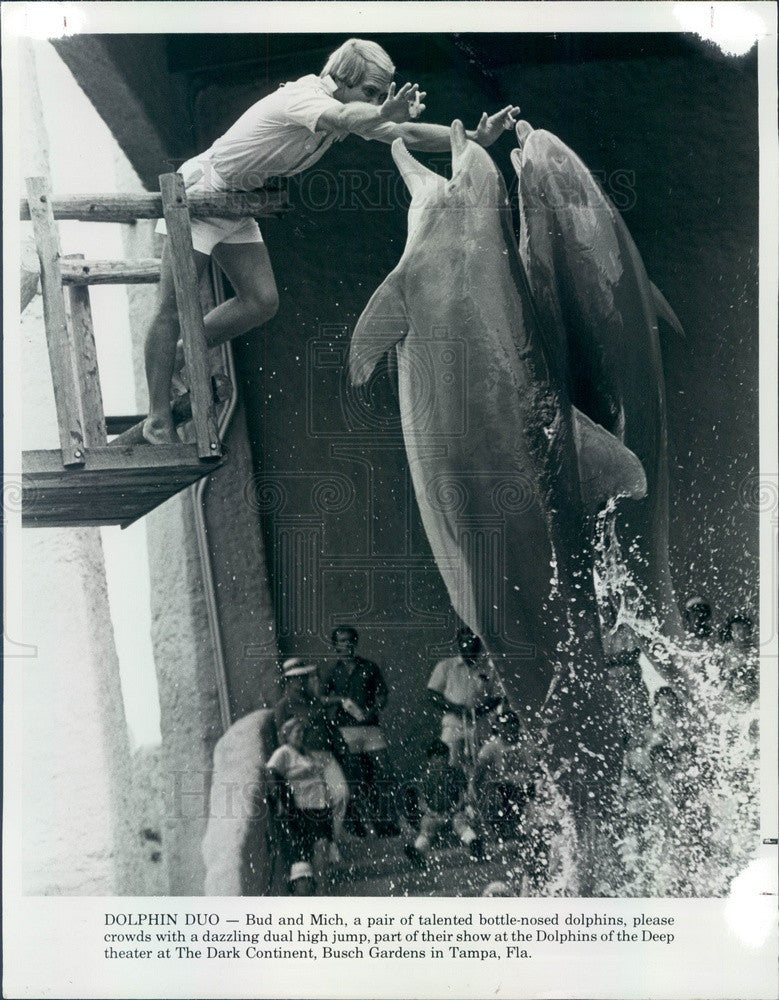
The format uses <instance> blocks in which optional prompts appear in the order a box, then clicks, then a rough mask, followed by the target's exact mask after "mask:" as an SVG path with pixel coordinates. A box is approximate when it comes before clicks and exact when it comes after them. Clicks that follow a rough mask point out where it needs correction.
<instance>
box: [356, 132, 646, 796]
mask: <svg viewBox="0 0 779 1000" xmlns="http://www.w3.org/2000/svg"><path fill="white" fill-rule="evenodd" d="M451 146H452V178H451V180H449V181H447V180H445V179H444V178H443V177H441V176H439V175H437V174H435V173H433V172H432V171H430V170H428V169H427V168H425V167H424V166H423V165H422V164H420V163H419V162H418V161H417V160H415V159H414V157H412V156H411V154H410V153H409V152H408V150H407V149H406V147H405V145H404V144H403V142H402V140H400V139H398V140H396V141H395V142H394V143H393V146H392V155H393V158H394V160H395V163H396V164H397V166H398V168H399V170H400V172H401V174H402V175H403V178H404V180H405V182H406V185H407V187H408V188H409V191H410V193H411V196H412V200H411V205H410V208H409V213H408V238H407V242H406V247H405V250H404V252H403V255H402V257H401V259H400V262H399V263H398V265H397V267H395V269H394V270H393V271H392V272H391V273H390V274H389V276H388V277H387V278H386V280H385V281H384V282H383V284H382V285H381V286H380V287H379V288H378V289H377V290H376V292H375V293H374V294H373V296H372V298H371V299H370V301H369V303H368V305H367V306H366V308H365V310H364V312H363V314H362V316H361V317H360V319H359V322H358V323H357V327H356V329H355V331H354V336H353V338H352V344H351V354H350V372H351V378H352V382H353V383H354V384H355V385H360V384H362V383H364V382H366V381H367V379H368V378H369V377H370V375H371V373H372V372H373V370H374V367H375V365H376V363H377V362H378V360H379V359H380V357H381V356H382V355H383V354H384V353H385V352H387V351H390V350H392V349H393V348H395V350H396V353H397V367H398V387H399V403H400V414H401V421H402V427H403V435H404V439H405V445H406V451H407V454H408V461H409V465H410V468H411V474H412V478H413V483H414V490H415V494H416V498H417V502H418V505H419V510H420V513H421V516H422V521H423V524H424V527H425V531H426V533H427V537H428V539H429V542H430V546H431V549H432V551H433V555H434V557H435V560H436V563H437V565H438V568H439V569H440V571H441V575H442V577H443V579H444V581H445V583H446V586H447V589H448V592H449V596H450V599H451V601H452V605H453V607H454V609H455V610H456V611H457V613H458V614H459V616H460V617H461V618H462V619H463V621H464V622H465V623H466V624H467V625H469V626H470V627H471V628H472V629H473V631H474V632H475V633H476V634H478V635H480V636H481V637H482V639H483V640H484V642H485V644H486V646H487V649H488V650H489V652H490V654H491V655H492V657H493V660H494V662H495V664H496V667H497V669H498V671H499V673H500V675H501V677H502V679H503V681H504V684H505V686H506V688H507V691H508V693H509V695H510V697H511V699H512V701H513V703H514V705H515V707H516V708H517V709H519V710H523V709H527V708H530V709H537V708H538V707H539V706H540V705H541V704H542V702H543V701H544V699H545V697H546V696H547V694H548V691H549V687H550V681H551V680H552V678H553V676H556V677H557V679H558V681H559V679H560V678H561V677H562V678H563V680H562V682H561V683H557V685H556V690H557V696H558V697H560V696H561V693H562V694H563V695H564V696H565V697H563V699H562V701H561V705H562V708H561V718H562V720H563V721H562V722H561V727H560V732H562V731H563V730H565V731H566V732H567V733H568V736H569V737H570V739H569V744H570V745H569V747H568V749H567V750H566V751H565V753H566V754H568V755H570V756H574V757H575V756H576V755H577V754H578V753H579V751H580V750H581V751H582V752H583V753H585V754H589V755H590V762H589V764H591V763H592V759H597V761H599V762H600V763H599V764H597V766H596V767H595V769H594V771H599V772H600V775H601V776H603V775H604V773H605V772H606V771H610V772H611V773H610V774H609V777H610V778H613V772H614V767H613V766H611V765H609V764H608V763H607V762H606V758H607V757H609V753H606V752H605V751H606V750H609V751H613V750H614V733H613V730H614V728H615V727H614V725H613V719H614V716H613V714H611V709H610V700H609V699H610V696H609V694H608V692H607V690H606V685H605V683H604V664H603V652H602V647H601V642H600V633H599V622H598V613H597V607H596V600H595V593H594V585H593V573H592V544H591V539H590V538H589V537H588V533H587V528H586V524H585V506H586V505H589V506H597V505H598V504H599V503H600V502H602V501H603V499H604V498H605V497H606V496H613V495H627V496H631V497H636V496H642V495H643V493H644V491H645V489H646V479H645V476H644V473H643V470H642V468H641V465H640V463H639V462H638V460H637V459H636V457H635V455H633V454H632V453H631V452H630V451H629V450H628V449H626V448H625V447H624V446H623V445H622V444H621V443H620V442H619V441H618V440H617V439H616V437H614V436H613V435H611V434H609V433H607V432H606V431H604V430H603V429H602V428H600V427H598V426H596V424H594V423H593V422H592V421H590V420H588V419H587V418H586V417H584V416H583V415H581V414H578V415H577V414H575V413H574V411H573V410H572V408H571V406H570V401H569V396H568V390H567V387H566V384H565V382H564V381H560V380H559V379H555V378H553V375H552V371H551V370H550V365H549V364H548V362H547V358H546V356H545V351H544V346H543V342H542V339H541V336H540V333H539V328H538V323H537V320H536V316H535V312H534V307H533V303H532V299H531V295H530V291H529V288H528V285H527V279H526V276H525V274H524V270H523V268H522V263H521V260H520V258H519V254H518V251H517V245H516V239H515V237H514V234H513V231H512V227H511V214H510V208H509V203H508V195H507V191H506V187H505V184H504V182H503V178H502V176H501V175H500V173H499V171H498V170H497V168H496V166H495V164H494V163H493V161H492V159H491V158H490V156H489V154H488V153H487V152H486V151H485V150H484V149H483V148H482V147H481V146H479V145H478V144H476V143H474V142H471V141H469V140H468V139H467V138H466V136H465V132H464V129H463V126H462V123H460V122H458V121H455V122H454V123H453V124H452V128H451ZM577 442H578V446H579V447H578V448H577ZM580 467H581V472H580ZM583 483H584V484H585V493H584V496H583V493H582V484H583ZM582 748H584V749H582ZM562 752H563V751H562V750H560V753H562ZM614 752H618V751H614ZM593 755H595V758H593ZM611 757H612V758H613V754H612V755H611ZM589 764H588V766H589ZM612 764H613V760H612ZM593 773H594V772H593Z"/></svg>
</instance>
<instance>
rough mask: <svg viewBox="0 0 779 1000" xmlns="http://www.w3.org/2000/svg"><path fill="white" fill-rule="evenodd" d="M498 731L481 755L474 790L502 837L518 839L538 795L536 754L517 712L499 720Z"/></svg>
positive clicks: (482, 808)
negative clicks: (531, 802) (524, 815)
mask: <svg viewBox="0 0 779 1000" xmlns="http://www.w3.org/2000/svg"><path fill="white" fill-rule="evenodd" d="M498 726H499V728H498V731H497V732H496V733H495V734H494V735H493V736H492V737H491V738H490V739H489V740H488V741H487V742H486V743H485V744H484V746H483V747H482V748H481V750H480V751H479V755H478V758H477V760H476V766H475V768H474V772H473V776H472V779H471V789H472V792H473V794H474V797H475V798H476V799H477V800H478V802H479V806H480V809H481V812H482V815H483V817H484V819H485V821H486V822H487V823H490V824H491V825H492V826H493V827H494V828H495V832H496V833H497V834H498V836H499V837H500V838H502V839H504V840H507V839H509V838H516V837H517V836H518V835H519V832H520V820H521V818H522V813H523V810H524V808H525V805H526V804H527V802H528V801H529V800H530V799H532V798H533V797H534V793H535V767H536V753H535V749H534V747H533V745H532V744H531V741H530V737H529V735H528V733H527V731H526V730H524V729H523V728H522V726H521V723H520V720H519V716H518V715H515V714H514V713H513V712H510V713H507V714H506V715H503V716H499V718H498Z"/></svg>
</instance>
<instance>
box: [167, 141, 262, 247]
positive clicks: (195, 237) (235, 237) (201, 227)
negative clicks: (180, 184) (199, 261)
mask: <svg viewBox="0 0 779 1000" xmlns="http://www.w3.org/2000/svg"><path fill="white" fill-rule="evenodd" d="M204 166H205V167H206V168H207V169H206V170H205V171H204V169H203V167H204ZM178 172H179V173H180V174H181V176H182V177H183V178H184V187H185V188H186V190H187V192H188V193H189V194H192V193H194V192H208V193H218V192H222V191H229V190H230V189H229V188H228V186H227V184H226V183H225V182H224V180H222V178H221V177H220V176H219V174H217V172H216V171H215V170H214V168H213V167H212V166H211V164H209V163H206V162H205V161H204V162H203V163H202V164H201V163H198V162H197V160H187V162H186V163H183V164H182V165H181V166H180V167H179V169H178ZM190 225H191V228H192V247H193V249H195V250H198V251H199V252H200V253H204V254H206V255H207V256H208V255H210V253H211V251H212V250H213V249H214V247H215V246H216V245H217V243H262V242H264V241H263V238H262V233H261V232H260V227H259V226H258V225H257V220H256V219H252V218H249V217H248V216H247V217H245V218H242V219H222V218H218V217H216V216H209V217H207V218H205V219H192V220H191V222H190ZM155 232H157V233H161V234H162V235H163V236H165V235H167V232H168V229H167V227H166V225H165V220H164V219H160V221H159V222H158V223H157V227H156V229H155Z"/></svg>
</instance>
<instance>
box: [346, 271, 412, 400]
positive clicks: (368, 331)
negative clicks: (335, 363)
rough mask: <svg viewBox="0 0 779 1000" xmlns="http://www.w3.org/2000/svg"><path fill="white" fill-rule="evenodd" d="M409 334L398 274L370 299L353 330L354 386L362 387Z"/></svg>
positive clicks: (392, 275)
mask: <svg viewBox="0 0 779 1000" xmlns="http://www.w3.org/2000/svg"><path fill="white" fill-rule="evenodd" d="M407 333H408V316H407V314H406V305H405V302H404V301H403V295H402V292H401V290H400V282H399V279H398V277H397V274H396V273H395V271H393V272H392V273H391V274H389V275H388V276H387V278H386V279H385V280H384V282H383V283H382V284H381V285H379V287H378V288H377V289H376V291H375V292H374V293H373V295H372V296H371V299H370V301H369V302H368V305H367V306H366V307H365V309H364V311H363V314H362V316H360V319H359V321H358V323H357V326H356V327H355V329H354V334H353V336H352V344H351V348H350V349H349V374H350V377H351V380H352V385H363V384H364V383H365V382H367V381H368V379H369V378H370V377H371V374H372V373H373V369H374V368H375V367H376V365H377V363H378V361H379V359H380V358H381V356H382V355H383V354H386V353H387V351H389V349H390V348H391V347H394V346H395V344H397V342H398V341H399V340H402V339H403V337H405V336H406V334H407Z"/></svg>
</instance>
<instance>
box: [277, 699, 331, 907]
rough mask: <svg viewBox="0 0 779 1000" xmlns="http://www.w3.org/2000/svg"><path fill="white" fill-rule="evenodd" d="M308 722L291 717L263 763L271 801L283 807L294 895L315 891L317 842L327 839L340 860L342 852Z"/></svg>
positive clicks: (308, 893)
mask: <svg viewBox="0 0 779 1000" xmlns="http://www.w3.org/2000/svg"><path fill="white" fill-rule="evenodd" d="M304 728H305V727H304V724H303V722H301V720H300V719H295V718H292V719H287V721H286V722H285V723H284V724H283V725H282V727H281V729H280V731H279V742H280V743H281V746H279V747H278V748H277V749H276V750H274V752H273V753H272V754H271V756H270V758H269V760H268V763H267V764H266V765H265V767H266V772H267V777H268V801H269V802H272V803H275V804H276V805H277V806H278V809H279V819H280V826H281V829H282V830H283V832H284V835H285V838H286V840H287V856H288V857H289V859H290V873H289V884H290V888H291V891H292V894H293V895H294V896H310V895H313V891H314V881H313V879H314V872H313V868H312V865H311V861H312V858H313V855H314V849H315V847H316V844H317V843H318V842H319V841H325V842H326V843H327V844H328V860H329V861H330V862H331V863H333V864H337V863H338V862H339V861H340V860H341V855H340V852H339V850H338V848H337V846H336V845H335V843H334V840H333V813H332V810H331V809H330V806H329V804H328V794H327V783H326V782H325V777H324V772H323V770H322V767H321V765H320V763H319V762H318V761H317V760H316V759H315V758H314V757H312V756H311V754H310V753H307V752H306V748H305V746H304V745H303V736H304Z"/></svg>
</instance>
